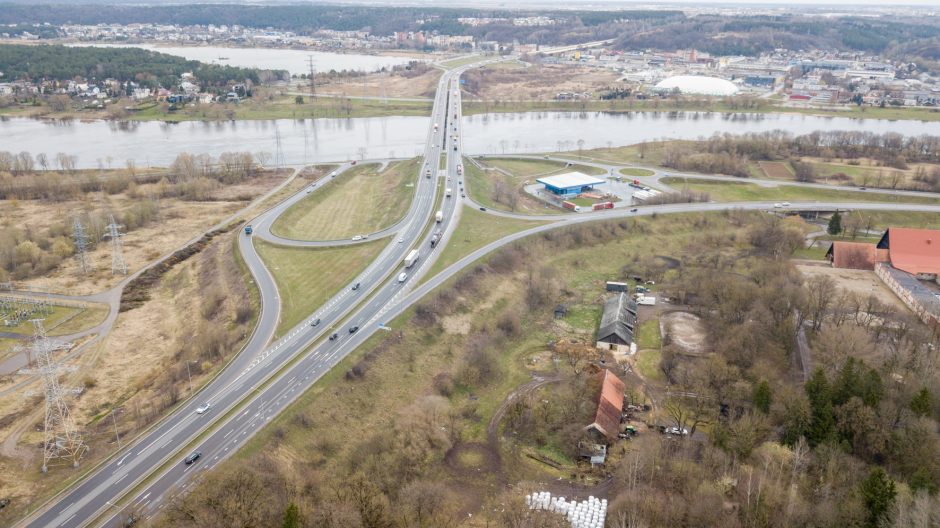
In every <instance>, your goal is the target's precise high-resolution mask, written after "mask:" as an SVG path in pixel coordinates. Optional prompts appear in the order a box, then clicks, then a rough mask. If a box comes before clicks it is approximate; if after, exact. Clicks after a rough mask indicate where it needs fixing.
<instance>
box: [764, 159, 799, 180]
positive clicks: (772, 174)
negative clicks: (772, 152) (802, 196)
mask: <svg viewBox="0 0 940 528" xmlns="http://www.w3.org/2000/svg"><path fill="white" fill-rule="evenodd" d="M758 164H760V168H761V169H762V170H763V171H764V174H766V175H767V177H768V178H771V179H774V180H792V179H793V171H791V170H790V164H789V163H784V162H780V161H760V162H758Z"/></svg>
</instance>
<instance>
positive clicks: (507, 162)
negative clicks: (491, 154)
mask: <svg viewBox="0 0 940 528" xmlns="http://www.w3.org/2000/svg"><path fill="white" fill-rule="evenodd" d="M480 162H481V163H483V164H485V165H489V166H491V167H496V168H499V169H503V170H504V171H506V172H509V173H511V174H512V175H513V176H514V177H515V178H516V179H520V178H531V177H533V176H547V175H549V174H554V173H559V172H582V173H584V174H589V175H594V176H597V175H601V174H606V172H607V171H605V170H604V169H599V168H597V167H590V166H588V165H572V166H570V167H565V164H564V163H561V162H559V161H551V160H541V159H522V158H484V159H482V160H480ZM520 181H521V180H520Z"/></svg>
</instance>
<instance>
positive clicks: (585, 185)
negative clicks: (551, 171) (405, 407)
mask: <svg viewBox="0 0 940 528" xmlns="http://www.w3.org/2000/svg"><path fill="white" fill-rule="evenodd" d="M535 181H537V182H539V183H541V184H542V185H544V186H545V190H546V191H548V192H550V193H552V194H556V195H558V196H560V197H563V198H567V197H575V196H577V195H579V194H581V193H584V192H588V191H590V190H592V189H594V187H596V186H598V185H600V184H602V183H605V182H604V180H602V179H600V178H595V177H593V176H588V175H587V174H584V173H581V172H566V173H564V174H556V175H555V176H546V177H544V178H538V179H536V180H535Z"/></svg>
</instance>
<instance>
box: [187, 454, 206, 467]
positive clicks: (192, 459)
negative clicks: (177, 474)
mask: <svg viewBox="0 0 940 528" xmlns="http://www.w3.org/2000/svg"><path fill="white" fill-rule="evenodd" d="M201 456H202V453H200V452H199V451H195V452H193V454H191V455H189V456H188V457H186V459H185V460H183V462H186V465H187V466H188V465H190V464H192V463H193V462H195V461H197V460H199V457H201Z"/></svg>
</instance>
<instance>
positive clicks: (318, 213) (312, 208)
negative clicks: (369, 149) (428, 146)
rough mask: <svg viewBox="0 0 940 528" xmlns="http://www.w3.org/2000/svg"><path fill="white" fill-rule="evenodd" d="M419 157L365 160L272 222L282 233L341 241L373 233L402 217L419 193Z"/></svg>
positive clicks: (294, 237) (294, 236)
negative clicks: (379, 161)
mask: <svg viewBox="0 0 940 528" xmlns="http://www.w3.org/2000/svg"><path fill="white" fill-rule="evenodd" d="M419 163H420V162H419V160H417V159H414V160H409V161H403V162H395V163H390V164H389V165H388V166H387V167H386V168H385V170H384V171H381V172H380V171H379V165H378V164H369V165H360V166H358V167H354V168H352V169H350V170H349V171H348V173H347V174H343V175H341V176H340V177H339V178H337V179H335V180H334V179H331V180H327V181H326V182H325V183H323V184H320V185H322V188H320V189H318V190H316V191H315V192H313V193H311V194H310V195H309V196H307V197H305V198H303V199H302V200H300V201H299V202H297V203H295V204H294V205H292V206H291V207H290V208H289V209H288V210H287V211H285V212H284V214H283V215H281V216H280V218H278V219H277V220H276V221H275V222H274V225H272V226H271V231H272V232H273V233H274V234H276V235H278V236H281V237H285V238H292V239H296V240H336V239H342V238H349V237H352V236H355V235H363V234H368V233H373V232H375V231H378V230H380V229H384V228H386V227H389V226H391V225H393V224H395V222H397V221H399V220H400V219H401V218H402V217H403V216H404V215H405V213H406V212H407V211H408V207H409V205H410V204H411V200H412V198H413V197H414V190H415V188H414V182H415V181H416V179H417V175H418V164H419Z"/></svg>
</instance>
